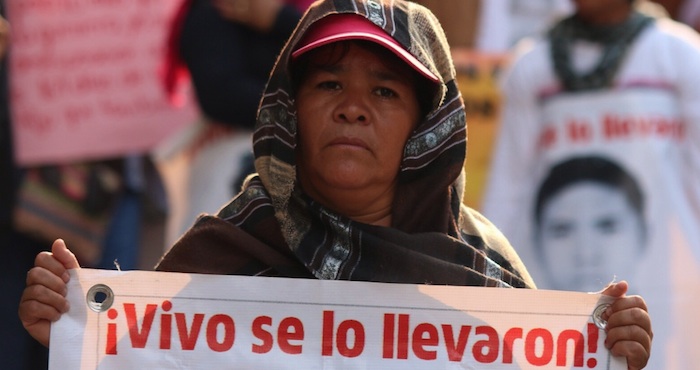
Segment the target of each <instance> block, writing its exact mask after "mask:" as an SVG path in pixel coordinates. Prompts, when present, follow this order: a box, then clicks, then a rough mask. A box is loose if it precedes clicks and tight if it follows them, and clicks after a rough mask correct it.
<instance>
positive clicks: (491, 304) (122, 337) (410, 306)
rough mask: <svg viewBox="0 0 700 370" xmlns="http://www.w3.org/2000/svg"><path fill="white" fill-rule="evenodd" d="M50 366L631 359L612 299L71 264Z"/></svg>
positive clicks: (619, 362) (617, 369) (610, 365)
mask: <svg viewBox="0 0 700 370" xmlns="http://www.w3.org/2000/svg"><path fill="white" fill-rule="evenodd" d="M67 297H68V300H69V302H70V305H71V308H70V310H69V311H68V313H65V314H63V316H62V317H61V319H60V320H58V321H57V322H55V323H54V324H53V325H52V327H51V348H50V364H49V367H50V369H100V370H108V369H137V368H139V369H151V370H156V369H173V368H187V369H221V368H231V369H256V370H258V369H277V370H283V369H310V370H313V369H319V370H320V369H406V370H407V369H421V368H431V369H448V368H465V369H467V368H468V369H477V368H478V369H504V370H505V369H533V370H534V369H543V368H546V369H572V368H585V369H607V370H622V369H627V365H626V361H625V359H624V358H618V357H612V356H611V355H610V353H609V352H608V350H607V349H606V348H605V346H604V341H605V330H603V329H602V327H603V325H604V322H603V321H601V319H600V312H602V310H604V309H605V308H606V307H607V305H608V304H609V302H610V299H611V298H610V297H605V296H601V295H598V294H586V293H575V292H555V291H544V290H529V289H499V288H482V287H454V286H431V285H413V284H388V283H368V282H349V281H328V280H325V281H324V280H310V279H288V278H268V277H243V276H221V275H198V274H183V273H165V272H145V271H128V272H119V271H106V270H90V269H81V270H72V271H71V280H70V282H69V283H68V295H67Z"/></svg>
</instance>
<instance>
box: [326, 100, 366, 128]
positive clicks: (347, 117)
mask: <svg viewBox="0 0 700 370" xmlns="http://www.w3.org/2000/svg"><path fill="white" fill-rule="evenodd" d="M334 115H335V119H336V120H337V121H338V122H341V123H363V124H364V123H367V122H368V121H369V120H368V118H369V112H368V110H367V105H366V102H364V100H363V98H362V97H361V96H358V95H357V94H351V93H348V94H344V95H343V97H342V100H341V101H340V102H339V103H338V105H337V107H336V109H335V114H334Z"/></svg>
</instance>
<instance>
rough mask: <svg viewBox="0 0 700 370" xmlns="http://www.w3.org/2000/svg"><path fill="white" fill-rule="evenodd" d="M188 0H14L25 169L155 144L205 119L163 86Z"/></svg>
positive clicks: (14, 105) (14, 77)
mask: <svg viewBox="0 0 700 370" xmlns="http://www.w3.org/2000/svg"><path fill="white" fill-rule="evenodd" d="M178 4H179V2H178V1H162V0H104V1H96V0H42V1H8V2H7V7H8V14H9V20H10V23H11V25H12V32H11V39H10V42H11V45H12V52H11V53H10V55H9V65H10V71H11V79H10V89H11V91H10V104H11V112H12V123H13V131H14V140H15V152H16V159H17V161H18V162H19V163H20V164H22V165H35V164H44V163H57V162H65V161H76V160H78V161H80V160H88V159H100V158H105V157H114V156H120V155H123V154H126V153H131V152H142V151H146V150H149V149H151V148H152V147H153V146H154V145H155V144H156V143H158V142H160V141H161V140H162V139H163V138H165V137H167V136H168V135H170V134H172V133H174V132H177V131H178V130H179V129H180V128H182V127H184V126H185V125H186V124H188V123H190V122H191V121H192V120H193V119H194V116H195V108H194V107H193V104H192V103H191V102H188V103H187V104H185V105H184V106H183V107H179V108H176V107H174V106H172V105H171V104H169V103H168V99H167V97H166V94H165V93H164V91H163V89H162V88H161V86H160V82H159V78H160V77H159V73H160V71H159V69H160V68H161V67H162V65H163V62H164V61H165V46H166V35H167V31H168V28H169V22H170V19H171V17H172V16H173V13H174V11H175V10H176V7H177V6H178Z"/></svg>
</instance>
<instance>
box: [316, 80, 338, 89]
mask: <svg viewBox="0 0 700 370" xmlns="http://www.w3.org/2000/svg"><path fill="white" fill-rule="evenodd" d="M318 87H319V88H321V89H325V90H338V89H340V84H339V83H338V82H336V81H323V82H321V83H319V84H318Z"/></svg>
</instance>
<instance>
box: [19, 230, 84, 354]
mask: <svg viewBox="0 0 700 370" xmlns="http://www.w3.org/2000/svg"><path fill="white" fill-rule="evenodd" d="M74 268H80V265H79V264H78V260H77V259H76V258H75V255H74V254H73V252H71V251H70V250H68V248H67V247H66V243H65V242H64V241H63V240H61V239H56V241H54V242H53V245H52V246H51V252H41V253H39V254H38V255H37V256H36V259H35V260H34V267H33V268H32V269H31V270H29V272H28V273H27V286H26V287H25V288H24V292H23V293H22V298H21V299H20V302H19V318H20V320H21V321H22V325H24V328H25V329H26V330H27V332H29V334H30V335H31V336H32V337H34V339H36V340H37V341H39V342H40V343H41V344H43V345H45V346H47V347H48V345H49V333H50V331H51V322H53V321H56V320H58V319H59V318H60V317H61V315H62V314H63V313H65V312H67V311H68V308H69V307H68V301H67V300H66V293H67V287H66V283H68V280H69V278H70V275H69V274H68V269H74Z"/></svg>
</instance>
